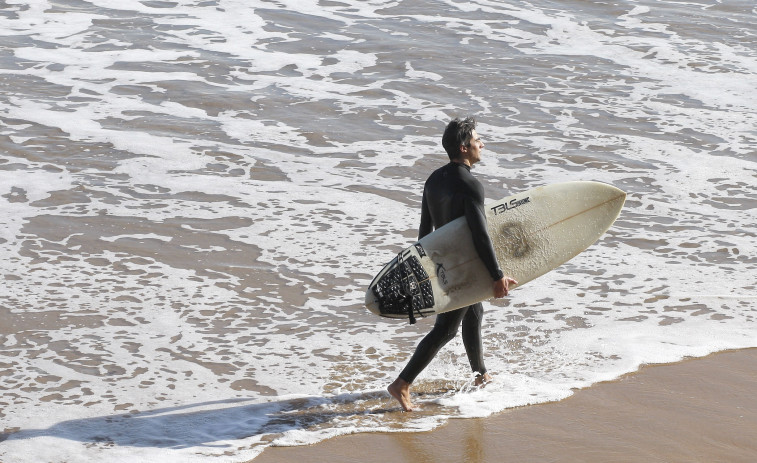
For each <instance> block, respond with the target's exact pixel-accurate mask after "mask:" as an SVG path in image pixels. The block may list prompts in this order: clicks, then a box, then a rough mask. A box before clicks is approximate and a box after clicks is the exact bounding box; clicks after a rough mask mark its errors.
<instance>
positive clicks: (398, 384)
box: [386, 378, 415, 412]
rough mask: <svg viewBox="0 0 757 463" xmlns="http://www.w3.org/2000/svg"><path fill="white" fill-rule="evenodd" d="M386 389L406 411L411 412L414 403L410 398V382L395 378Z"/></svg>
mask: <svg viewBox="0 0 757 463" xmlns="http://www.w3.org/2000/svg"><path fill="white" fill-rule="evenodd" d="M386 390H387V391H389V394H391V395H392V397H394V398H395V399H397V402H399V403H400V405H401V406H402V409H403V410H405V411H406V412H412V411H413V410H414V409H415V405H413V402H412V401H411V400H410V383H408V382H407V381H405V380H404V379H402V378H397V379H396V380H394V382H393V383H392V384H390V385H389V387H387V388H386Z"/></svg>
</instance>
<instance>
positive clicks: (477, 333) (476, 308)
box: [463, 302, 491, 386]
mask: <svg viewBox="0 0 757 463" xmlns="http://www.w3.org/2000/svg"><path fill="white" fill-rule="evenodd" d="M483 318H484V306H483V305H482V304H481V303H480V302H479V303H477V304H473V305H471V306H469V307H468V311H467V312H466V314H465V317H463V345H464V346H465V353H466V354H468V362H469V363H470V366H471V369H472V370H473V371H474V372H476V373H478V376H477V377H476V385H479V386H480V385H482V384H484V383H486V382H488V381H490V380H491V376H489V374H488V373H487V372H486V365H485V364H484V344H483V340H482V339H481V325H482V323H483Z"/></svg>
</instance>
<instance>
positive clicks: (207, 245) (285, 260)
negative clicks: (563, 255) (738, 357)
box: [0, 0, 757, 462]
mask: <svg viewBox="0 0 757 463" xmlns="http://www.w3.org/2000/svg"><path fill="white" fill-rule="evenodd" d="M756 14H757V11H755V8H754V5H753V4H751V2H747V1H725V0H724V1H722V2H718V1H714V0H713V1H689V2H674V1H660V2H645V1H642V2H633V3H630V2H621V3H619V4H617V5H608V4H598V3H592V2H582V1H538V2H535V3H534V2H530V3H527V2H517V1H514V2H501V1H483V2H476V4H475V5H471V4H469V3H458V2H452V1H450V2H423V1H417V0H410V1H403V2H400V1H397V2H390V1H356V0H345V1H339V2H336V1H335V2H331V1H291V0H290V1H278V2H266V1H256V2H238V1H222V0H218V1H213V0H210V1H198V2H170V1H165V2H164V1H142V2H137V1H123V2H119V3H118V4H117V5H116V4H114V3H113V2H107V1H102V0H96V1H87V2H85V1H62V2H44V1H36V2H6V3H5V5H4V6H2V7H1V8H0V22H2V30H3V33H2V35H1V36H0V43H1V44H2V47H0V87H1V88H2V92H0V120H1V121H2V124H1V125H0V146H2V153H3V154H2V155H0V212H1V213H0V221H2V224H3V226H2V227H1V228H0V253H1V255H2V264H0V265H2V268H1V272H0V275H2V278H3V282H4V284H3V286H2V289H0V295H1V296H2V299H0V378H2V381H1V382H0V389H2V399H0V402H1V403H0V405H2V406H1V407H0V418H1V419H2V423H3V428H4V433H5V434H4V435H3V439H4V440H3V441H2V442H0V457H1V458H2V459H4V460H8V461H19V462H24V461H90V460H91V461H139V460H144V459H160V460H161V461H204V460H206V459H208V458H210V457H213V458H216V459H218V458H219V457H223V458H221V460H220V461H245V460H249V459H251V458H253V457H254V456H255V455H257V454H258V453H259V452H261V451H262V450H263V449H264V448H265V447H266V446H268V445H271V444H276V445H296V444H300V443H308V442H314V441H318V440H321V439H324V438H327V437H329V436H333V435H336V434H341V433H347V432H360V431H364V430H372V431H375V430H392V431H401V430H406V431H413V430H426V429H430V428H432V427H434V426H437V425H439V424H440V423H443V422H444V421H446V420H447V419H448V418H449V417H453V416H486V415H488V414H491V413H495V412H497V411H501V410H503V409H506V408H509V407H515V406H519V405H524V404H530V403H539V402H545V401H549V400H555V399H560V398H563V397H566V396H568V395H570V394H571V391H572V389H573V388H576V387H585V386H588V385H590V384H593V383H596V382H598V381H603V380H607V379H612V378H615V377H618V376H619V375H622V374H624V373H627V372H630V371H634V370H635V369H637V368H638V366H639V365H640V364H643V363H652V362H673V361H677V360H679V359H681V358H682V357H685V356H699V355H705V354H707V353H710V352H713V351H717V350H723V349H727V348H739V347H754V346H757V327H756V326H755V319H754V318H755V311H757V291H755V285H756V284H757V277H755V275H757V273H756V272H755V271H756V270H757V253H756V252H755V228H756V227H755V225H757V222H756V221H755V218H754V216H755V209H756V208H757V192H756V191H755V184H757V181H756V179H757V169H756V168H755V166H756V164H755V163H756V162H757V132H755V127H757V116H755V114H756V113H755V108H757V97H755V95H757V92H755V89H756V87H757V84H756V82H757V78H756V77H757V47H756V46H755V45H756V44H757V29H755V26H754V24H755V19H757V18H756V17H755V16H756ZM465 114H474V115H475V116H477V118H478V120H479V122H480V125H479V133H480V134H481V135H482V137H483V139H484V142H485V143H486V150H485V152H484V160H483V161H482V163H481V164H480V165H478V166H477V167H476V168H475V170H474V173H475V175H476V176H477V177H478V178H479V179H481V181H482V182H483V183H484V185H485V187H486V189H487V196H488V197H489V198H490V199H496V198H500V197H503V196H505V195H507V194H512V193H515V192H518V191H522V190H524V189H528V188H532V187H536V186H539V185H542V184H546V183H552V182H559V181H569V180H596V181H603V182H606V183H611V184H613V185H615V186H617V187H619V188H621V189H623V190H624V191H626V192H627V193H628V199H627V202H626V206H625V208H624V210H623V212H622V214H621V216H620V218H619V219H618V221H617V222H616V224H615V225H614V226H613V228H611V229H610V230H609V232H608V233H607V234H606V235H605V236H604V237H603V238H602V239H601V240H600V241H599V242H598V243H597V244H596V245H595V246H593V247H591V248H589V250H587V251H586V252H585V253H583V254H581V255H580V256H578V257H577V258H576V259H574V260H573V261H571V262H569V263H568V264H566V265H564V266H563V267H561V268H560V269H558V270H557V271H554V272H552V273H550V274H548V275H546V276H544V277H542V278H540V279H538V280H536V281H534V282H533V283H530V284H529V285H526V286H524V287H523V288H520V289H518V290H517V291H514V292H513V294H512V296H511V297H510V298H509V299H507V300H503V301H497V302H493V303H491V304H489V306H488V309H487V315H486V317H487V318H486V320H485V322H486V324H485V328H484V330H485V336H486V337H485V347H486V349H487V366H488V368H489V369H490V370H491V371H493V372H494V373H495V374H496V382H495V383H493V384H492V385H490V386H489V387H487V388H486V389H484V390H474V389H473V388H472V387H471V381H472V375H470V373H469V372H468V366H467V362H466V359H465V353H464V350H463V347H462V343H461V342H460V341H459V339H458V340H456V341H454V342H453V343H451V344H450V346H448V347H447V348H445V349H444V350H443V351H442V353H441V354H440V355H439V357H438V358H437V360H435V362H434V363H433V364H432V365H431V367H430V368H429V369H428V370H427V371H425V372H424V373H423V374H422V375H421V376H420V377H419V379H418V381H417V384H416V387H415V390H416V391H417V392H418V394H419V396H418V399H417V401H418V402H419V403H420V404H421V405H422V407H423V411H422V412H421V413H417V414H413V415H408V414H403V413H399V412H398V411H397V407H396V406H395V404H394V403H392V402H391V401H390V400H388V398H387V396H386V394H385V393H383V388H384V387H385V386H386V384H387V383H388V382H390V381H391V380H392V379H393V378H394V376H395V375H396V374H397V373H398V372H399V370H400V369H401V368H402V366H404V363H405V362H406V361H407V359H408V357H409V355H410V353H411V352H412V349H413V348H414V346H415V344H416V343H417V341H418V340H419V339H420V337H421V336H422V335H423V334H425V332H426V331H427V330H428V329H429V327H430V326H431V323H432V322H433V320H431V319H426V320H422V321H420V322H419V323H418V324H417V325H413V326H409V325H407V324H406V323H404V322H401V321H396V320H383V319H378V318H376V317H375V316H373V315H371V314H370V313H368V311H367V310H366V309H365V308H364V307H362V300H363V294H364V291H365V287H366V285H367V283H368V282H369V281H370V279H371V278H372V276H373V274H375V273H376V272H377V271H378V270H379V268H380V267H381V265H382V264H383V263H384V262H385V261H388V260H389V259H391V257H392V255H393V254H394V253H396V252H397V251H399V250H400V249H402V248H404V247H406V246H407V245H409V244H410V243H411V242H412V241H413V240H414V239H415V236H416V230H417V225H418V220H419V210H420V194H421V189H422V184H423V181H424V180H425V178H426V176H427V175H428V173H430V172H431V170H433V169H434V168H435V167H437V166H439V165H441V164H443V163H444V162H445V158H446V155H444V154H443V152H442V150H441V147H440V143H439V141H440V135H441V132H442V130H443V128H444V125H445V124H446V122H447V121H448V120H449V119H450V118H451V117H454V116H457V115H465ZM53 443H54V445H52V444H53Z"/></svg>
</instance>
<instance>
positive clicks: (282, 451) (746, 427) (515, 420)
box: [254, 349, 757, 463]
mask: <svg viewBox="0 0 757 463" xmlns="http://www.w3.org/2000/svg"><path fill="white" fill-rule="evenodd" d="M756 391H757V349H747V350H738V351H728V352H721V353H717V354H713V355H710V356H708V357H705V358H699V359H687V360H684V361H682V362H679V363H676V364H669V365H650V366H645V367H643V368H641V370H640V371H638V372H636V373H633V374H629V375H626V376H624V377H622V378H620V379H618V380H616V381H611V382H605V383H601V384H597V385H595V386H593V387H590V388H588V389H583V390H579V391H576V393H575V394H574V395H573V396H571V397H569V398H567V399H565V400H563V401H560V402H556V403H550V404H545V405H534V406H528V407H522V408H518V409H513V410H510V411H507V412H505V413H501V414H498V415H496V416H492V417H489V418H483V419H458V420H452V421H451V422H449V423H448V424H447V425H445V426H442V427H440V428H438V429H436V430H434V431H431V432H425V433H391V434H389V433H376V434H358V435H349V436H342V437H337V438H334V439H330V440H327V441H324V442H321V443H319V444H315V445H312V446H306V447H274V448H269V449H267V450H266V451H265V452H263V454H261V455H260V456H259V457H258V458H256V459H255V460H254V462H255V463H274V462H276V463H295V462H297V463H299V462H303V461H311V462H321V461H323V462H326V461H327V462H331V463H340V462H354V461H361V462H366V463H368V462H377V463H378V462H382V463H383V462H387V461H391V462H414V463H425V462H428V463H432V462H433V463H441V462H461V461H465V462H468V463H473V462H494V461H497V462H500V461H512V462H557V461H559V462H584V461H592V462H599V461H601V462H729V463H734V462H754V461H755V460H756V459H757V395H755V392H756ZM388 400H389V399H387V401H388Z"/></svg>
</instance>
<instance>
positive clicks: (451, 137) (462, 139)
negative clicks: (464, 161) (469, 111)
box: [442, 116, 476, 161]
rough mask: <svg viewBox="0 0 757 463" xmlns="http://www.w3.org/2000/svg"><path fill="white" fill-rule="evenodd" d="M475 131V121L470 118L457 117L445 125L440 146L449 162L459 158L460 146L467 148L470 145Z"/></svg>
mask: <svg viewBox="0 0 757 463" xmlns="http://www.w3.org/2000/svg"><path fill="white" fill-rule="evenodd" d="M475 129H476V120H475V119H473V118H472V117H470V116H468V117H466V118H465V119H460V118H459V117H457V118H455V119H452V120H451V121H450V123H449V124H447V128H446V129H444V135H442V146H443V147H444V150H445V151H446V152H447V156H449V159H450V161H452V160H455V159H457V158H459V157H460V146H463V145H465V146H467V145H468V144H469V143H470V140H471V138H473V131H474V130H475Z"/></svg>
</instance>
